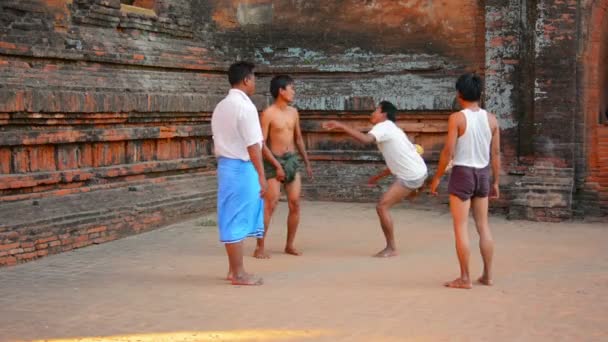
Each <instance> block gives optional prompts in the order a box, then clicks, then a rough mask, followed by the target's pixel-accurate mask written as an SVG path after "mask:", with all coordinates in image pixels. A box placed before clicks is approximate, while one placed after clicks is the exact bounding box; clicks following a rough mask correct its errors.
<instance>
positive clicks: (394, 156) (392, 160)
mask: <svg viewBox="0 0 608 342" xmlns="http://www.w3.org/2000/svg"><path fill="white" fill-rule="evenodd" d="M369 134H371V135H373V136H374V138H376V143H377V144H378V149H379V150H380V152H382V156H383V157H384V161H386V165H387V166H388V168H389V170H390V171H391V173H392V174H393V175H395V177H397V178H399V179H402V180H406V181H412V180H418V179H420V178H422V177H425V176H426V174H427V168H426V164H425V163H424V159H422V157H421V156H420V155H419V154H418V152H416V147H415V146H414V144H412V142H411V141H410V140H409V139H408V138H407V135H405V132H403V130H402V129H401V128H399V127H398V126H397V125H395V123H394V122H392V121H390V120H386V121H383V122H380V123H378V124H376V125H374V127H373V128H372V130H371V131H369Z"/></svg>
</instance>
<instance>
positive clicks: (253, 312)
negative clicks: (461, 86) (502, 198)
mask: <svg viewBox="0 0 608 342" xmlns="http://www.w3.org/2000/svg"><path fill="white" fill-rule="evenodd" d="M302 210H303V214H302V222H301V230H300V233H299V235H298V247H300V248H301V249H302V251H303V252H304V255H303V256H301V257H294V256H288V255H285V254H282V253H281V251H282V249H283V243H284V238H285V219H286V215H287V210H286V205H285V203H281V204H280V208H279V211H278V213H277V214H276V217H275V219H274V221H273V224H272V227H271V233H270V237H269V241H268V244H269V246H270V249H271V251H272V252H273V255H272V259H270V260H257V259H253V258H251V257H247V258H246V266H247V267H248V269H249V270H250V271H252V272H256V273H258V274H260V275H262V276H263V277H264V279H265V281H266V284H265V285H264V286H261V287H234V286H230V285H228V284H227V283H226V282H225V281H224V280H223V279H222V277H223V276H225V273H226V269H227V265H226V257H225V254H224V250H223V247H222V246H221V245H220V244H219V243H218V242H217V231H216V228H215V227H214V226H209V225H208V223H209V222H208V220H207V219H204V218H199V219H196V220H191V221H188V222H183V223H180V224H176V225H172V226H169V227H166V228H163V229H159V230H156V231H152V232H149V233H145V234H141V235H138V236H132V237H129V238H125V239H122V240H119V241H115V242H111V243H106V244H103V245H99V246H93V247H88V248H85V249H81V250H77V251H74V252H69V253H64V254H61V255H56V256H51V257H47V258H44V259H42V260H39V261H36V262H31V263H28V264H24V265H19V266H16V267H11V268H4V269H0V284H1V287H0V340H2V341H13V340H18V341H32V340H49V341H490V340H491V341H607V340H608V227H606V226H605V224H604V225H602V224H585V223H562V224H546V223H533V222H525V221H506V220H505V219H502V218H499V217H493V218H492V219H491V225H492V229H493V232H494V235H495V240H496V242H497V247H496V258H495V262H496V265H495V269H496V274H495V281H496V285H495V286H494V287H483V286H476V287H474V288H473V289H472V290H454V289H446V288H444V287H442V283H443V282H444V281H446V280H451V279H453V278H455V277H456V276H457V275H458V265H457V261H456V256H455V252H454V247H453V236H452V229H451V221H450V216H449V214H448V213H447V211H445V210H444V211H440V212H437V211H434V212H433V211H422V210H411V209H407V208H406V207H405V206H402V207H400V208H397V209H395V210H394V211H393V215H394V219H395V222H396V225H397V231H396V236H397V240H398V244H399V248H400V250H401V255H400V256H399V257H396V258H391V259H377V258H372V257H370V255H371V254H373V253H374V252H376V251H378V250H379V249H380V248H381V247H383V239H382V235H381V232H380V228H379V226H378V222H377V218H376V216H375V210H374V205H373V204H350V203H349V204H346V203H324V202H304V203H303V205H302ZM470 228H471V234H472V235H471V236H473V237H475V239H474V241H472V245H474V246H475V245H476V235H475V233H474V228H473V226H471V227H470ZM246 246H247V254H248V255H250V253H251V252H252V251H253V246H254V241H248V242H247V244H246ZM472 271H473V272H474V273H473V274H474V275H478V274H479V273H480V272H481V264H480V256H479V253H478V251H477V250H474V251H473V254H472Z"/></svg>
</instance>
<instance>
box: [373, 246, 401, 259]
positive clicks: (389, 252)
mask: <svg viewBox="0 0 608 342" xmlns="http://www.w3.org/2000/svg"><path fill="white" fill-rule="evenodd" d="M397 255H399V253H397V250H396V249H393V248H390V247H386V248H385V249H383V250H381V251H380V252H378V253H376V254H374V257H375V258H390V257H394V256H397Z"/></svg>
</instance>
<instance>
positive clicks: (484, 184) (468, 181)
mask: <svg viewBox="0 0 608 342" xmlns="http://www.w3.org/2000/svg"><path fill="white" fill-rule="evenodd" d="M448 192H449V193H450V194H451V195H454V196H456V197H458V198H460V199H461V200H463V201H467V200H469V199H471V198H472V197H488V196H489V195H490V165H488V166H486V167H484V168H483V169H476V168H474V167H468V166H460V165H456V166H454V167H453V168H452V174H451V175H450V182H449V184H448Z"/></svg>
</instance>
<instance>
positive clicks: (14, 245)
mask: <svg viewBox="0 0 608 342" xmlns="http://www.w3.org/2000/svg"><path fill="white" fill-rule="evenodd" d="M20 245H21V243H19V242H13V243H9V244H5V245H0V251H4V250H10V249H15V248H17V247H19V246H20Z"/></svg>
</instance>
